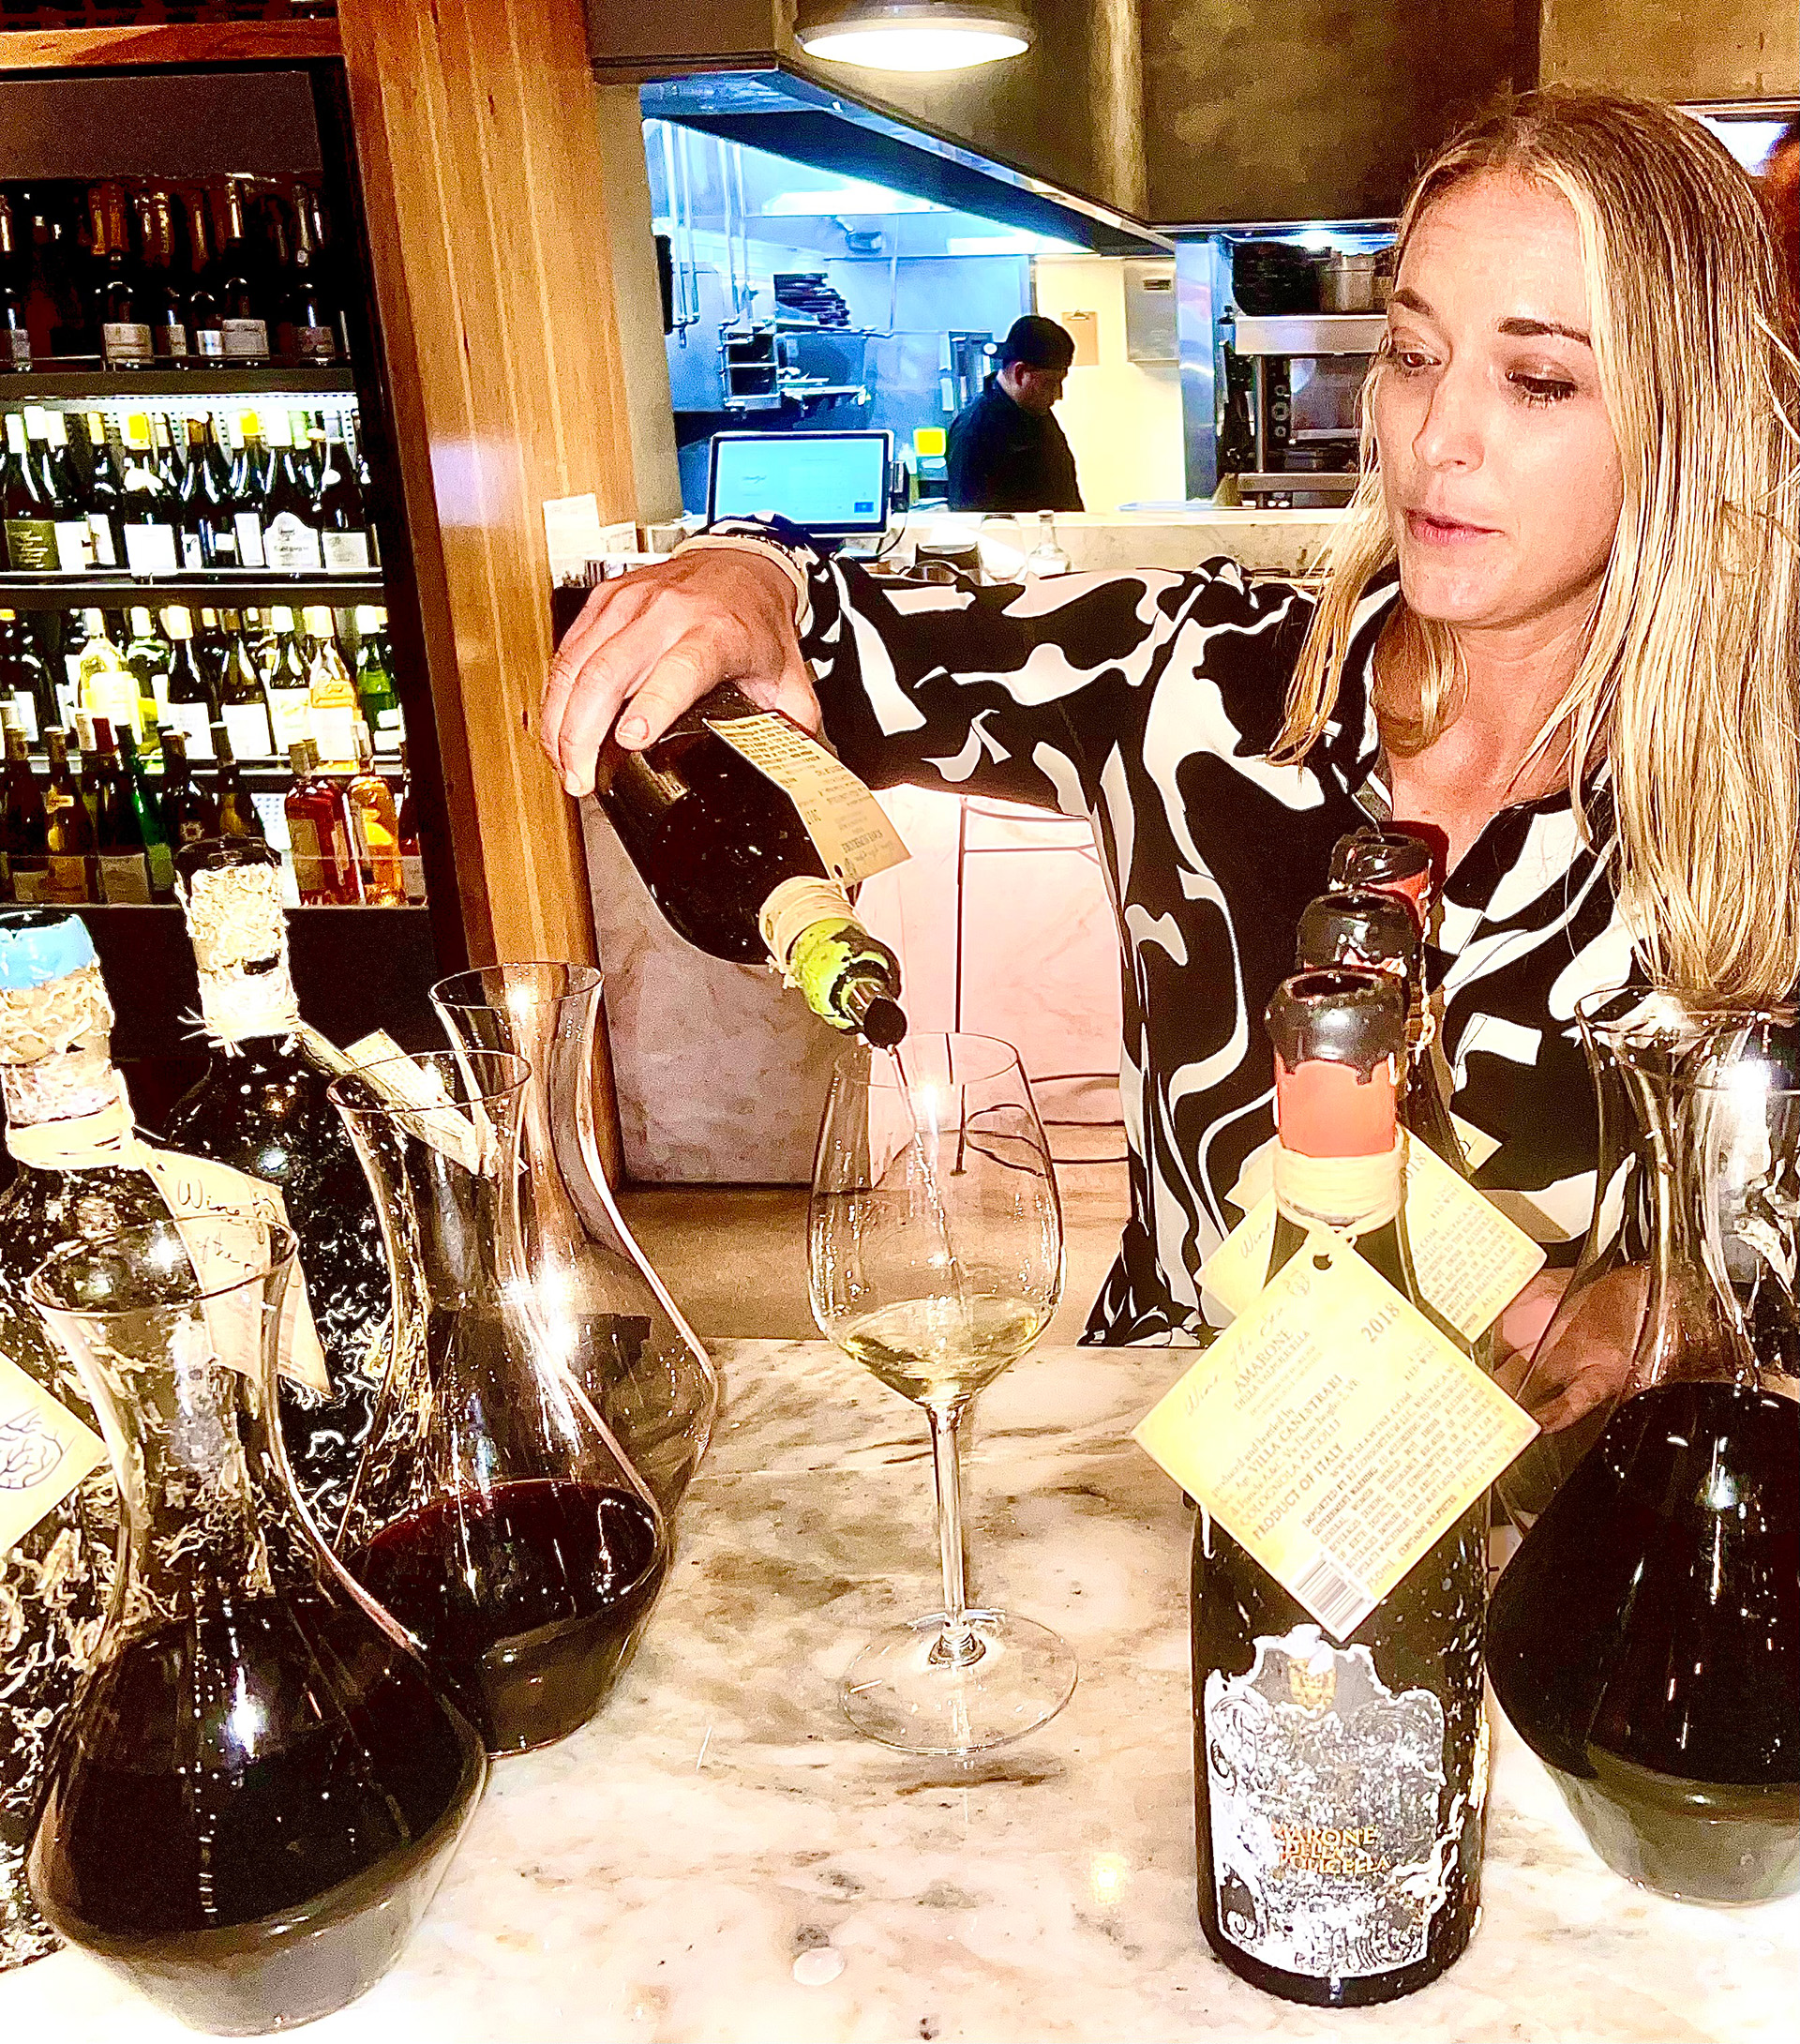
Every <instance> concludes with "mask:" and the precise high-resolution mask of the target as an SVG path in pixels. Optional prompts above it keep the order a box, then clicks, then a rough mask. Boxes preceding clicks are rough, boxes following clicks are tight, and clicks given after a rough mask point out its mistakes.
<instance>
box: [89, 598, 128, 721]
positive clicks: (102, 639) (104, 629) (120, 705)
mask: <svg viewBox="0 0 1800 2044" xmlns="http://www.w3.org/2000/svg"><path fill="white" fill-rule="evenodd" d="M77 680H78V687H77V697H78V707H79V709H80V711H81V712H82V714H85V715H87V716H99V717H105V718H106V719H107V721H108V722H109V723H116V724H118V725H119V726H120V727H121V729H123V728H124V727H125V726H126V725H127V724H129V725H131V726H132V727H133V729H136V728H137V727H138V720H139V719H140V718H141V717H142V716H143V705H142V702H141V700H140V698H139V695H138V678H137V676H136V675H135V674H134V673H133V672H132V671H131V669H130V668H129V667H128V665H127V663H126V658H125V655H124V654H123V653H122V652H121V651H120V650H119V647H118V645H117V643H116V641H115V640H114V639H113V636H112V626H111V625H110V624H109V623H108V621H107V616H106V613H105V611H103V610H90V611H89V612H88V613H87V639H86V641H85V643H84V644H83V646H82V656H81V664H80V668H79V669H78V676H77Z"/></svg>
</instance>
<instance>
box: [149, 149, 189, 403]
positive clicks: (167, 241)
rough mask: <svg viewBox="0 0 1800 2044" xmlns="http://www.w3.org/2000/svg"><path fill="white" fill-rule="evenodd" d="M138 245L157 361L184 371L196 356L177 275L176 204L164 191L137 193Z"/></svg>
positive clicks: (156, 188) (157, 188) (153, 188)
mask: <svg viewBox="0 0 1800 2044" xmlns="http://www.w3.org/2000/svg"><path fill="white" fill-rule="evenodd" d="M137 213H138V246H139V247H140V248H142V249H143V294H144V313H145V317H146V318H147V319H148V320H149V322H150V341H151V346H152V348H153V349H154V350H155V353H156V355H157V359H158V361H160V362H166V363H168V364H169V365H170V366H171V367H172V368H185V367H186V366H187V365H188V361H189V360H190V359H191V358H192V356H193V352H194V350H193V341H192V337H191V336H190V335H189V334H188V308H187V305H186V302H185V299H184V295H183V293H182V289H181V285H180V282H179V280H178V278H177V276H176V271H175V262H176V251H175V213H174V203H173V200H172V198H171V197H170V195H169V192H168V191H167V189H166V188H163V187H162V186H160V185H152V186H150V187H148V188H146V189H145V190H143V191H142V192H140V193H139V194H138V200H137Z"/></svg>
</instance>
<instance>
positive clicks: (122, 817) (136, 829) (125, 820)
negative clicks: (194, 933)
mask: <svg viewBox="0 0 1800 2044" xmlns="http://www.w3.org/2000/svg"><path fill="white" fill-rule="evenodd" d="M96 735H97V737H98V733H97V734H96ZM98 788H99V801H98V812H97V814H96V816H95V819H94V835H95V841H96V846H97V849H98V860H99V872H100V896H99V898H100V899H101V900H102V901H104V902H107V903H109V904H112V905H113V906H115V907H116V906H118V905H120V904H122V903H132V904H135V905H137V906H139V907H142V908H148V907H149V905H150V860H149V855H148V851H147V849H146V848H145V845H144V842H143V826H142V825H141V824H140V823H139V821H138V816H137V809H136V806H135V804H133V802H132V799H131V783H130V781H129V779H128V776H127V775H126V774H125V771H124V769H123V767H122V766H121V765H120V763H119V753H118V744H117V741H116V740H113V739H109V740H108V741H106V742H105V743H103V744H102V746H101V750H100V753H99V775H98Z"/></svg>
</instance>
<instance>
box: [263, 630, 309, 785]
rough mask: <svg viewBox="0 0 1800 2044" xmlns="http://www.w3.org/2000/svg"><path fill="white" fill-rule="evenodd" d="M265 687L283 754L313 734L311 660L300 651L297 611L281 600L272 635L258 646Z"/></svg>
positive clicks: (278, 749) (277, 745)
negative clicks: (295, 624)
mask: <svg viewBox="0 0 1800 2044" xmlns="http://www.w3.org/2000/svg"><path fill="white" fill-rule="evenodd" d="M258 663H259V666H260V668H261V669H262V675H263V692H264V694H265V695H266V696H267V698H268V702H269V724H270V728H271V729H273V731H274V733H275V744H274V748H273V749H274V750H275V752H276V753H277V754H278V755H279V754H283V753H287V752H289V751H291V750H292V748H293V745H294V744H296V743H297V742H298V741H299V740H301V739H305V738H310V737H311V736H312V729H311V726H310V724H309V723H308V715H307V712H308V707H309V705H310V702H311V697H310V695H309V693H308V685H307V663H306V660H305V657H304V656H303V655H302V654H301V651H300V642H299V635H298V633H297V632H296V630H295V628H294V622H293V611H292V610H290V609H287V608H286V606H285V605H281V604H278V605H276V606H275V608H274V609H271V610H270V612H269V636H268V638H267V639H265V640H264V641H263V645H262V646H261V647H260V648H259V649H258Z"/></svg>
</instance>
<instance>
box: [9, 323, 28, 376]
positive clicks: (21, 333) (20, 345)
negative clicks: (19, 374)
mask: <svg viewBox="0 0 1800 2044" xmlns="http://www.w3.org/2000/svg"><path fill="white" fill-rule="evenodd" d="M7 365H8V368H15V369H28V368H30V367H31V329H30V327H28V326H9V327H8V328H7Z"/></svg>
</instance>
